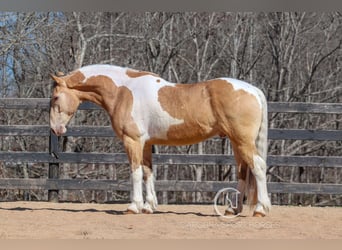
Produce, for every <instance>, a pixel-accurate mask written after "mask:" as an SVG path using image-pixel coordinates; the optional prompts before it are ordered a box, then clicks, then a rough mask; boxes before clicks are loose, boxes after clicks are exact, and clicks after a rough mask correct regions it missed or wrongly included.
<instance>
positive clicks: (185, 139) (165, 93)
mask: <svg viewBox="0 0 342 250" xmlns="http://www.w3.org/2000/svg"><path fill="white" fill-rule="evenodd" d="M158 96H159V97H158V101H159V102H160V105H161V106H162V108H163V109H164V110H165V111H166V112H168V113H169V114H170V116H172V117H174V118H176V119H180V120H184V123H182V124H179V125H173V126H171V127H170V129H169V130H168V133H167V137H168V139H169V140H171V141H172V140H174V141H175V143H176V144H179V143H183V144H189V143H195V142H198V141H201V140H203V139H205V138H209V137H211V136H213V135H214V134H216V133H217V131H216V118H215V117H214V114H213V110H212V107H211V103H210V96H209V93H208V91H207V85H206V84H204V83H198V84H177V85H176V86H174V87H172V86H165V87H162V88H161V89H160V90H159V92H158Z"/></svg>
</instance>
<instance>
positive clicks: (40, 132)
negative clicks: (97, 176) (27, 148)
mask: <svg viewBox="0 0 342 250" xmlns="http://www.w3.org/2000/svg"><path fill="white" fill-rule="evenodd" d="M49 105H50V104H49V99H47V98H29V99H26V98H21V99H16V98H7V99H0V109H24V110H28V109H40V110H46V111H48V109H49ZM80 109H83V110H97V109H100V107H98V106H96V105H94V104H91V103H83V104H82V105H81V106H80ZM268 111H269V113H316V114H320V113H321V114H338V115H340V114H342V104H338V103H337V104H336V103H285V102H277V103H275V102H270V103H269V109H268ZM0 136H43V137H47V138H49V140H50V149H49V151H46V152H1V151H0V161H2V162H12V163H27V162H31V163H49V164H50V167H49V178H48V179H17V178H12V179H7V178H5V179H0V189H23V190H26V189H44V190H50V191H49V200H56V199H57V193H58V190H75V189H77V190H121V191H129V190H130V183H128V182H127V181H115V180H89V179H70V180H69V179H68V180H65V179H58V164H60V163H108V164H127V163H128V160H127V157H126V155H125V154H123V153H67V152H59V151H58V150H57V147H58V146H57V138H56V137H55V136H54V135H52V134H51V132H50V128H49V126H48V125H0ZM66 136H74V137H113V136H115V134H114V132H113V131H112V129H111V127H110V126H72V127H69V128H68V132H67V134H66ZM268 137H269V139H272V140H317V141H341V140H342V130H309V129H278V128H272V129H269V136H268ZM51 153H53V154H51ZM267 161H268V165H269V166H277V167H282V166H293V167H295V166H306V167H335V168H340V167H342V157H341V156H329V157H328V156H292V155H291V156H283V155H269V156H268V159H267ZM153 162H154V164H158V165H164V164H168V165H173V164H186V165H188V164H194V165H195V164H199V165H231V164H235V161H234V158H233V156H232V155H220V154H218V155H216V154H215V155H192V154H187V155H181V154H154V155H153ZM208 167H210V166H208ZM234 186H236V183H235V182H230V183H227V182H219V181H203V182H195V181H173V180H168V181H156V189H157V190H158V191H189V192H192V191H212V192H216V191H218V190H219V189H221V188H223V187H234ZM268 188H269V192H270V193H307V194H342V184H327V183H284V182H283V183H278V182H277V183H276V182H271V183H268Z"/></svg>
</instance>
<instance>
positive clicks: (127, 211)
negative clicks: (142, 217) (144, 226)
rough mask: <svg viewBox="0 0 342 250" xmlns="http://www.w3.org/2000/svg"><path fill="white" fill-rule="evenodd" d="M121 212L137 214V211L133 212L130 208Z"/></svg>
mask: <svg viewBox="0 0 342 250" xmlns="http://www.w3.org/2000/svg"><path fill="white" fill-rule="evenodd" d="M123 214H138V213H137V212H134V211H132V210H130V209H127V210H126V211H125V212H123Z"/></svg>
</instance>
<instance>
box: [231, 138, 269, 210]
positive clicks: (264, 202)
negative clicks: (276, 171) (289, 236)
mask: <svg viewBox="0 0 342 250" xmlns="http://www.w3.org/2000/svg"><path fill="white" fill-rule="evenodd" d="M234 149H235V150H234V153H235V155H236V156H237V160H238V159H240V160H242V162H244V163H245V164H246V165H245V166H248V167H249V168H250V171H251V172H252V174H253V176H249V178H253V177H254V178H255V182H253V181H252V182H249V183H248V185H247V186H248V188H249V189H250V190H246V193H247V195H248V194H250V191H253V190H251V189H256V191H257V195H256V196H257V197H256V199H255V197H248V199H249V200H250V201H251V205H256V207H255V210H254V215H255V216H264V215H265V214H266V212H268V210H269V209H270V207H271V203H270V200H269V198H268V193H267V185H266V162H265V161H264V160H263V159H262V158H261V157H260V156H259V155H258V153H257V150H256V148H255V144H254V143H253V142H252V141H251V142H250V143H248V142H241V141H240V142H239V143H236V144H235V145H234ZM241 166H244V165H241ZM244 169H245V170H247V171H248V169H247V168H244ZM241 170H243V169H241ZM246 179H247V178H246ZM246 181H248V180H246ZM239 182H240V178H239ZM251 183H252V184H254V185H255V184H256V187H253V185H251ZM245 184H247V183H241V185H243V186H245ZM251 193H253V192H251Z"/></svg>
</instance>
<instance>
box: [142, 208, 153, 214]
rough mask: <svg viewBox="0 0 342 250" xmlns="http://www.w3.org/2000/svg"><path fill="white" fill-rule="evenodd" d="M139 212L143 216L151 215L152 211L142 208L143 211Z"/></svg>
mask: <svg viewBox="0 0 342 250" xmlns="http://www.w3.org/2000/svg"><path fill="white" fill-rule="evenodd" d="M141 212H142V213H143V214H153V211H152V210H150V209H146V208H143V209H142V210H141Z"/></svg>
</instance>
